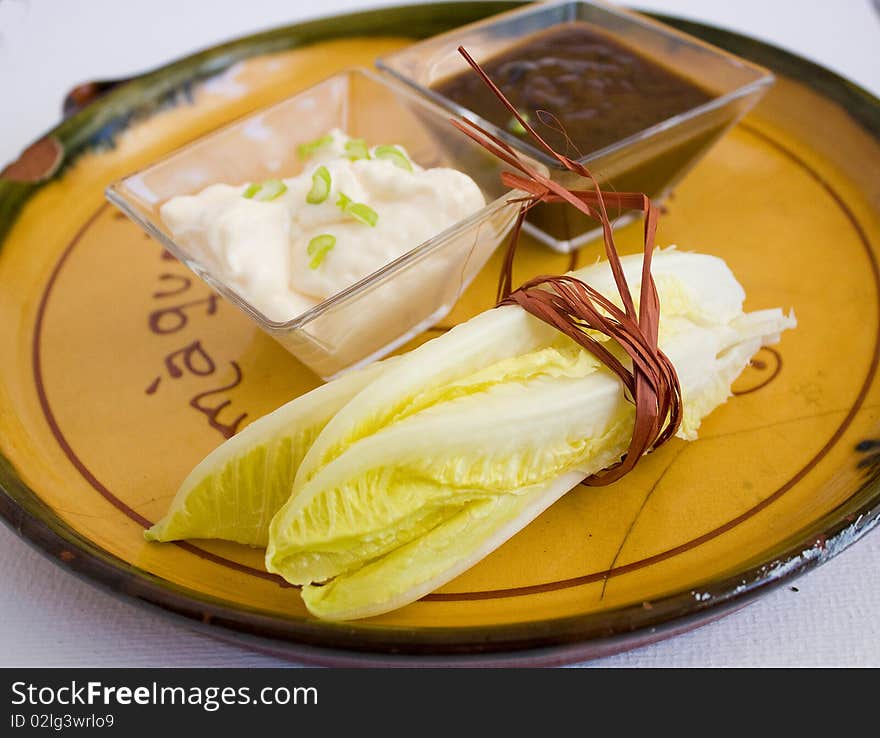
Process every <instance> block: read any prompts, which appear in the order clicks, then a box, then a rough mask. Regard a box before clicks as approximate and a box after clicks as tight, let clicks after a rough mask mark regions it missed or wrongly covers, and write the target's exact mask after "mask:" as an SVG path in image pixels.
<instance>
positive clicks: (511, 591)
mask: <svg viewBox="0 0 880 738" xmlns="http://www.w3.org/2000/svg"><path fill="white" fill-rule="evenodd" d="M740 126H741V127H742V128H743V129H744V130H747V131H749V132H750V133H752V134H753V135H755V136H756V137H758V138H761V139H762V140H764V141H765V142H766V143H768V144H769V145H770V146H772V147H773V148H775V149H777V150H778V151H779V152H780V153H782V154H783V155H784V156H786V157H787V158H789V159H791V160H792V161H794V162H795V163H796V164H797V165H799V166H800V167H801V168H802V169H803V170H804V171H805V172H807V174H809V175H810V177H811V178H812V179H814V180H815V181H816V182H817V183H818V184H819V185H820V186H821V187H822V188H823V189H824V190H825V191H826V192H827V193H828V195H829V196H830V197H831V198H832V200H834V202H835V203H836V204H837V206H838V207H839V208H840V210H841V211H842V212H843V214H844V215H845V216H846V218H847V220H848V221H849V222H850V224H851V225H852V226H853V228H854V230H855V231H856V234H857V235H858V237H859V240H860V242H861V244H862V245H863V246H864V248H865V252H866V255H867V257H868V261H869V263H870V266H871V274H872V276H873V278H874V287H875V291H876V293H877V297H878V308H880V268H878V264H877V260H876V257H875V255H874V252H873V251H872V249H871V243H870V241H869V239H868V237H867V234H866V233H865V231H864V230H863V228H862V227H861V224H860V223H859V222H858V220H857V219H856V217H855V215H854V214H853V213H852V211H851V210H850V209H849V207H848V206H847V204H846V202H845V200H844V199H843V198H842V197H841V196H840V195H839V194H838V193H837V192H836V191H835V190H834V189H833V188H832V187H831V185H830V184H829V183H828V182H827V181H826V180H825V179H824V178H823V177H822V176H821V175H820V174H819V173H818V172H816V171H815V170H814V169H812V168H811V167H810V165H809V164H807V163H806V162H804V161H803V160H802V159H800V158H799V157H798V156H797V154H795V153H794V152H792V151H791V150H790V149H788V148H786V147H785V146H784V145H783V144H781V143H780V142H778V141H776V140H775V139H773V138H771V137H770V136H768V135H767V134H765V133H763V132H762V131H759V130H757V129H755V128H753V127H752V126H750V125H748V124H745V123H741V124H740ZM106 207H107V204H106V203H105V204H103V205H102V206H101V207H100V208H99V209H98V211H97V212H95V213H94V214H93V215H92V216H91V217H90V218H89V219H88V221H86V223H85V224H84V225H83V226H82V227H81V228H80V230H79V231H78V232H77V234H76V235H75V236H74V239H73V240H72V241H71V243H70V244H68V246H67V247H66V248H65V250H64V252H63V253H62V255H61V257H60V259H59V261H58V263H57V264H56V265H55V268H54V270H53V272H52V274H51V276H50V279H49V281H48V282H47V284H46V287H45V288H44V292H43V295H42V298H41V300H40V305H39V309H38V314H37V321H36V323H35V326H34V350H33V359H34V378H35V382H36V383H37V391H38V393H39V395H40V405H41V407H42V408H43V412H44V415H45V416H46V419H47V422H48V423H49V426H50V428H51V429H52V433H53V435H55V438H56V440H57V441H58V443H59V445H60V446H61V448H62V450H63V451H64V453H65V454H66V455H67V456H68V458H69V459H70V461H71V463H73V465H74V467H75V468H76V469H77V470H78V471H79V472H80V474H81V475H82V476H83V477H84V478H85V479H86V481H88V482H89V483H90V484H91V485H92V486H93V487H94V488H95V489H96V490H97V491H98V492H99V493H100V494H101V495H102V496H104V497H105V498H106V499H107V500H108V501H109V502H111V503H112V504H113V505H114V507H116V508H117V509H119V510H120V511H121V512H123V513H124V514H125V515H127V516H128V517H129V518H131V519H132V520H135V521H136V522H138V523H139V524H141V525H143V524H146V526H149V525H152V524H151V523H150V521H148V520H147V519H146V518H144V517H143V516H141V515H140V514H139V513H137V512H136V511H134V510H132V509H131V508H130V507H128V505H126V504H125V503H124V502H122V501H121V500H119V499H118V498H117V497H115V495H113V493H112V492H110V490H109V489H107V488H106V487H105V486H104V485H103V484H101V482H100V481H98V479H97V478H95V476H94V475H93V474H92V473H91V472H90V471H89V470H88V468H87V467H86V466H85V465H84V464H83V463H82V461H80V460H79V458H77V456H76V454H75V453H74V451H73V449H72V448H71V447H70V444H69V443H67V441H66V439H65V438H64V435H63V433H62V432H61V429H60V428H59V427H58V424H57V422H56V421H55V418H54V416H53V415H52V411H51V408H50V406H49V403H48V400H47V399H46V393H45V389H44V388H43V384H42V375H41V371H40V365H39V359H40V351H39V339H40V331H41V329H42V322H43V315H44V312H45V308H46V304H47V302H48V297H49V293H50V292H51V289H52V287H53V286H54V283H55V281H56V279H57V277H58V274H59V273H60V271H61V267H62V266H63V264H64V262H65V261H66V260H67V258H68V257H69V255H70V252H71V251H72V250H73V247H74V246H75V245H76V243H78V242H79V241H80V239H81V238H82V236H83V235H84V233H85V232H86V231H87V230H88V228H89V227H90V226H91V225H92V224H93V222H94V221H95V220H96V219H97V217H98V216H99V215H100V214H101V212H103V210H104V209H105V208H106ZM576 258H577V254H575V259H576ZM878 361H880V316H878V332H877V335H876V337H875V342H874V352H873V355H872V358H871V364H870V366H869V369H868V375H867V377H866V378H865V381H864V383H863V385H862V387H861V389H860V391H859V393H858V395H857V396H856V399H855V401H854V403H853V405H852V407H851V408H850V411H849V412H848V414H847V415H846V417H845V418H844V419H843V421H842V422H841V424H840V426H839V427H838V428H837V430H836V431H835V432H834V433H833V434H832V436H831V438H829V440H828V441H827V442H826V443H825V445H824V446H823V447H822V448H821V449H820V450H819V452H818V453H817V454H816V455H815V456H814V457H813V458H812V459H810V461H808V462H807V464H806V465H805V466H804V467H803V468H802V469H801V470H800V471H798V472H797V473H796V474H795V475H794V476H793V477H792V478H791V479H790V480H789V481H788V482H786V483H785V484H784V485H783V486H782V487H780V488H779V489H777V490H776V491H775V492H774V493H773V494H771V495H770V496H768V497H766V498H765V499H764V500H762V501H761V502H759V503H758V504H757V505H755V506H754V507H753V508H751V509H749V510H747V511H746V512H744V513H742V514H741V515H739V516H737V517H736V518H734V519H733V520H730V521H728V522H727V523H725V524H723V525H721V526H719V527H718V528H715V529H714V530H712V531H709V532H708V533H705V534H703V535H702V536H699V537H698V538H694V539H692V540H690V541H687V542H685V543H683V544H681V545H679V546H676V547H674V548H671V549H668V550H666V551H663V552H661V553H658V554H655V555H654V556H650V557H648V558H645V559H640V560H639V561H634V562H631V563H629V564H625V565H623V566H619V567H615V568H613V569H608V570H605V571H598V572H593V573H590V574H585V575H582V576H578V577H572V578H570V579H563V580H558V581H555V582H546V583H541V584H534V585H526V586H523V587H511V588H508V589H497V590H485V591H476V592H448V593H447V592H434V593H431V594H428V595H425V596H424V597H423V598H422V599H423V600H429V601H447V602H449V601H465V600H484V599H495V598H504V597H517V596H523V595H531V594H538V593H542V592H549V591H554V590H560V589H567V588H570V587H579V586H582V585H584V584H590V583H592V582H596V581H600V580H603V579H608V578H610V577H614V576H620V575H621V574H627V573H629V572H631V571H635V570H637V569H641V568H644V567H647V566H651V565H653V564H655V563H659V562H661V561H664V560H666V559H669V558H672V557H673V556H676V555H678V554H680V553H684V552H686V551H689V550H691V549H693V548H696V547H698V546H700V545H702V544H703V543H706V542H708V541H710V540H712V539H713V538H716V537H718V536H719V535H722V534H723V533H726V532H727V531H729V530H731V529H732V528H735V527H736V526H738V525H739V524H741V523H742V522H744V521H745V520H748V519H749V518H751V517H752V516H754V515H756V514H757V513H758V512H760V511H761V510H763V509H764V508H766V507H767V506H768V505H770V504H771V503H772V502H774V501H775V500H777V499H779V497H781V496H782V495H783V494H785V493H786V492H787V491H788V490H789V489H791V488H792V487H793V486H794V485H795V484H797V483H798V482H799V481H800V480H801V479H802V478H803V477H804V476H805V475H806V474H807V473H808V472H809V471H810V470H811V469H813V467H815V466H816V464H817V463H818V462H819V461H820V460H821V459H822V458H823V457H824V456H826V455H827V454H828V452H829V451H830V450H831V448H833V446H834V445H835V444H836V443H837V442H838V441H839V440H840V437H841V436H842V435H843V433H844V432H845V431H846V429H847V428H848V427H849V425H850V424H851V423H852V421H853V419H854V418H855V416H856V413H858V411H859V409H860V408H861V405H862V404H863V403H864V400H865V397H866V396H867V393H868V390H869V388H870V386H871V384H872V382H873V380H874V376H875V374H876V370H877V364H878ZM175 545H177V546H179V547H180V548H183V549H184V550H187V551H189V552H191V553H193V554H195V555H197V556H199V557H201V558H204V559H207V560H209V561H212V562H214V563H217V564H220V565H221V566H226V567H228V568H231V569H235V570H236V571H239V572H242V573H245V574H251V575H253V576H256V577H259V578H261V579H268V580H270V581H275V582H277V583H283V580H282V579H281V578H280V577H277V576H275V575H273V574H269V573H268V572H266V571H263V570H260V569H254V568H253V567H249V566H245V565H244V564H240V563H238V562H237V561H233V560H231V559H226V558H224V557H222V556H218V555H216V554H213V553H211V552H209V551H205V550H204V549H200V548H198V547H196V546H194V545H193V544H190V543H188V542H180V541H178V542H175Z"/></svg>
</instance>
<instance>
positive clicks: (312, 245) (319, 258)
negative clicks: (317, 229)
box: [306, 233, 336, 269]
mask: <svg viewBox="0 0 880 738" xmlns="http://www.w3.org/2000/svg"><path fill="white" fill-rule="evenodd" d="M335 245H336V236H334V235H331V234H330V233H322V234H321V235H320V236H315V237H314V238H313V239H312V240H311V241H309V245H308V246H306V253H307V254H308V255H309V256H311V257H312V260H311V261H310V262H309V269H317V268H318V267H319V266H321V263H322V262H323V261H324V257H325V256H327V254H328V253H329V252H330V250H331V249H332V248H333V247H334V246H335Z"/></svg>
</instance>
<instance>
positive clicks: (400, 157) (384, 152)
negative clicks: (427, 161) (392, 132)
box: [373, 146, 413, 172]
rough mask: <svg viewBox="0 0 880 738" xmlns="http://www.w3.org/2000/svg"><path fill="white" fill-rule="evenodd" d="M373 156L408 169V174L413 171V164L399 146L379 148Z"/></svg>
mask: <svg viewBox="0 0 880 738" xmlns="http://www.w3.org/2000/svg"><path fill="white" fill-rule="evenodd" d="M373 156H375V157H376V158H377V159H388V160H389V161H390V162H392V163H393V164H395V165H396V166H398V167H400V168H401V169H406V171H408V172H411V171H412V170H413V168H412V163H411V162H410V160H409V159H407V158H406V154H404V153H403V152H402V151H401V150H400V149H399V148H397V146H377V147H376V148H375V150H374V151H373Z"/></svg>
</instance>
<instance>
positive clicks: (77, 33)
mask: <svg viewBox="0 0 880 738" xmlns="http://www.w3.org/2000/svg"><path fill="white" fill-rule="evenodd" d="M404 1H405V0H398V2H404ZM410 1H413V0H410ZM392 4H398V3H396V2H387V1H383V0H373V1H371V2H364V1H363V0H321V2H320V3H318V2H315V0H308V1H303V0H188V1H187V2H181V0H148V1H147V0H144V1H141V2H135V1H132V0H125V1H123V0H0V100H2V101H3V108H4V110H3V114H2V115H0V163H3V162H6V161H8V160H11V159H12V158H14V157H15V156H17V154H18V152H19V151H20V150H21V149H22V148H24V147H25V146H26V145H27V144H28V143H30V142H31V141H33V140H35V139H36V138H37V137H38V136H39V134H41V133H42V132H44V131H45V130H46V129H48V128H50V127H51V126H52V125H54V124H55V123H56V122H57V121H58V118H59V113H60V105H61V101H62V99H63V97H64V95H65V94H66V92H67V91H68V90H69V89H70V88H71V87H73V86H74V85H76V84H78V83H80V82H83V81H86V80H90V79H107V78H114V77H124V76H127V75H130V74H133V73H136V72H139V71H142V70H145V69H147V68H151V67H155V66H158V65H160V64H163V63H165V62H167V61H171V60H173V59H174V58H176V57H179V56H182V55H185V54H188V53H190V52H192V51H195V50H197V49H200V48H203V47H205V46H210V45H212V44H214V43H217V42H220V41H224V40H227V39H230V38H234V37H237V36H241V35H245V34H248V33H252V32H254V31H258V30H262V29H264V28H268V27H272V26H275V25H279V24H287V23H292V22H295V21H297V20H300V19H306V18H310V17H315V16H317V15H319V14H321V15H326V14H330V13H336V12H342V11H345V10H351V9H362V8H366V7H378V6H380V5H392ZM630 4H632V5H635V6H637V7H640V8H645V9H650V10H657V11H660V12H666V13H670V14H674V15H680V16H684V17H689V18H693V19H696V20H702V21H705V22H710V23H715V24H716V25H719V26H723V27H726V28H730V29H733V30H737V31H740V32H744V33H748V34H751V35H753V36H755V37H758V38H760V39H762V40H766V41H769V42H771V43H774V44H777V45H778V46H782V47H784V48H786V49H789V50H791V51H794V52H796V53H799V54H801V55H803V56H806V57H809V58H811V59H813V60H815V61H817V62H819V63H821V64H823V65H825V66H827V67H829V68H831V69H833V70H834V71H836V72H838V73H839V74H842V75H844V76H846V77H848V78H850V79H851V80H853V81H854V82H857V83H858V84H861V85H862V86H864V87H866V88H867V89H869V90H870V91H871V92H873V93H874V94H875V95H880V60H878V51H877V49H878V48H880V20H878V15H877V14H876V12H875V11H874V9H873V7H872V5H871V3H870V2H869V0H738V1H737V2H730V1H729V0H637V1H635V2H631V3H630ZM878 564H880V534H877V533H873V534H870V535H869V536H868V537H867V538H865V539H864V540H862V541H861V542H859V543H858V544H856V545H855V546H854V547H853V548H851V549H850V550H848V551H845V552H844V553H842V554H841V555H840V556H838V557H837V558H836V559H834V560H832V561H831V562H829V563H828V564H826V565H824V566H822V567H820V568H819V569H818V570H816V571H814V572H812V573H810V574H808V575H806V576H804V577H801V578H800V579H799V580H797V582H796V583H795V584H796V587H797V589H798V590H799V591H797V592H794V591H792V590H791V589H790V588H788V587H784V588H782V589H779V590H777V591H776V592H774V593H772V594H770V595H768V596H766V597H764V598H762V599H761V600H759V601H758V602H757V603H755V604H753V605H752V606H750V607H748V608H746V609H745V610H743V611H741V612H739V613H737V614H735V615H732V616H730V617H728V618H725V619H724V620H722V621H720V622H717V623H714V624H712V625H708V626H705V627H703V628H701V629H699V630H697V631H694V632H692V633H689V634H687V635H684V636H679V637H677V638H674V639H671V640H668V641H665V642H662V643H659V644H655V645H653V646H649V647H646V648H642V649H639V650H637V651H632V652H629V653H626V654H621V655H618V656H614V657H610V658H606V659H603V660H599V661H594V662H591V663H590V664H588V665H590V666H630V667H635V666H694V667H702V666H816V665H821V666H880V618H878V617H877V615H876V613H877V612H878V611H880V572H878ZM285 663H289V662H283V661H280V660H277V659H274V658H271V657H267V656H263V655H259V654H255V653H251V652H248V651H245V650H243V649H239V648H236V647H233V646H229V645H225V644H221V643H218V642H216V641H214V640H212V639H209V638H206V637H204V636H201V635H196V634H194V633H192V632H190V631H188V630H187V629H186V628H185V627H183V626H180V625H176V624H174V623H171V622H169V621H168V620H167V619H166V618H164V617H160V616H158V615H156V614H154V613H152V612H147V611H144V610H143V609H140V608H137V607H135V606H133V605H130V604H128V603H126V602H122V601H120V600H118V599H116V598H114V597H112V596H110V595H107V594H105V593H103V592H101V591H98V590H97V589H95V588H94V587H92V586H91V585H90V584H87V583H84V582H81V581H79V580H77V579H75V578H73V577H71V576H70V575H68V574H66V573H64V572H62V571H61V569H59V568H58V567H56V566H55V565H54V564H52V563H51V562H49V561H48V560H46V559H45V558H43V556H42V555H41V554H39V553H37V552H35V551H33V550H31V549H30V548H29V547H28V546H27V545H26V544H24V543H23V542H21V541H20V540H19V539H18V538H17V537H16V536H15V534H13V533H12V532H11V531H9V530H8V529H7V528H5V527H3V526H0V666H278V665H283V664H285Z"/></svg>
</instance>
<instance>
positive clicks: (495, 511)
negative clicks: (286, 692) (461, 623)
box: [147, 249, 795, 620]
mask: <svg viewBox="0 0 880 738" xmlns="http://www.w3.org/2000/svg"><path fill="white" fill-rule="evenodd" d="M621 264H622V266H623V269H624V271H625V274H626V277H627V282H628V283H629V284H630V285H631V288H632V290H633V295H634V297H636V296H637V295H638V289H639V287H640V276H641V264H642V258H641V256H630V257H624V258H623V259H622V260H621ZM652 273H653V276H654V281H655V283H656V285H657V291H658V294H659V297H660V304H661V306H662V308H661V317H660V341H659V342H660V348H661V349H662V351H663V352H664V353H665V354H666V356H668V357H669V359H670V360H671V362H672V364H673V365H674V367H675V369H676V371H677V374H678V378H679V381H680V384H681V393H682V400H683V416H682V423H681V426H680V427H679V429H678V432H677V435H678V436H679V437H681V438H684V439H689V440H690V439H694V438H696V436H697V431H698V429H699V426H700V422H701V420H702V419H703V418H704V417H705V416H706V415H708V414H709V413H710V412H712V411H713V410H714V409H715V408H716V407H718V406H719V405H720V404H722V403H723V402H724V401H725V400H726V399H727V398H728V397H729V396H730V386H731V383H732V382H733V380H734V379H735V378H736V377H737V376H738V375H739V373H740V372H741V371H742V370H743V369H744V368H745V367H746V365H747V364H748V363H749V360H750V358H751V357H752V356H753V355H754V354H755V352H756V351H757V350H758V349H759V348H760V347H761V346H765V345H768V344H772V343H775V342H777V341H778V340H779V335H780V333H781V332H782V331H783V330H785V329H787V328H792V327H794V325H795V320H794V317H793V316H786V315H784V314H783V312H782V311H781V310H780V309H770V310H761V311H757V312H752V313H744V312H743V309H742V306H743V300H744V297H745V294H744V292H743V289H742V287H741V286H740V285H739V283H738V282H737V281H736V279H735V277H734V276H733V274H732V273H731V271H730V270H729V269H728V267H727V265H726V264H725V263H724V262H723V261H722V260H721V259H718V258H716V257H713V256H708V255H702V254H696V253H686V252H681V251H677V250H675V249H666V250H658V251H657V252H655V253H654V259H653V267H652ZM573 275H574V276H575V277H577V278H578V279H580V280H582V281H583V282H585V283H587V284H589V285H591V286H592V287H594V288H595V289H596V290H598V291H599V292H601V293H602V294H604V295H606V296H607V297H609V298H611V299H612V300H614V299H615V297H616V295H615V287H614V281H613V279H612V275H611V271H610V269H609V267H608V263H607V262H601V263H599V264H596V265H595V266H591V267H588V268H586V269H581V270H579V271H577V272H574V273H573ZM616 299H617V301H619V296H617V297H616ZM607 344H609V347H610V348H611V350H612V351H618V353H620V352H619V350H618V349H617V348H616V347H614V346H613V341H611V340H610V339H607ZM633 417H634V408H633V404H632V402H631V401H630V400H629V399H628V398H627V397H626V396H625V393H624V390H623V387H622V384H621V382H620V381H619V379H618V378H617V377H616V376H614V375H613V374H612V373H611V372H610V371H609V370H608V369H607V368H606V367H605V366H604V365H602V364H600V363H599V361H598V360H596V359H595V358H594V357H593V356H592V355H591V354H590V353H588V352H587V351H586V350H585V349H583V348H582V347H580V346H579V345H578V344H576V343H575V342H574V341H572V340H571V339H570V338H568V337H566V336H564V335H562V334H561V333H559V332H558V331H556V330H555V329H554V328H552V327H550V326H549V325H547V324H546V323H544V322H542V321H540V320H538V319H537V318H535V317H533V316H532V315H530V314H528V313H527V312H525V311H524V310H522V309H521V308H519V307H518V306H515V305H506V306H502V307H497V308H494V309H492V310H489V311H487V312H484V313H481V314H480V315H477V316H476V317H474V318H472V319H471V320H469V321H467V322H466V323H462V324H461V325H458V326H456V327H455V328H453V329H452V330H450V331H449V332H448V333H446V334H444V335H442V336H440V337H438V338H435V339H433V340H431V341H429V342H427V343H425V344H423V345H422V346H420V347H419V348H417V349H415V350H413V351H411V352H409V353H407V354H405V355H402V356H398V357H394V358H392V359H389V360H386V361H385V362H380V363H378V364H375V365H372V366H370V367H367V368H366V369H362V370H360V371H357V372H354V373H351V374H348V375H344V376H343V377H342V378H340V379H337V380H335V381H332V382H329V383H328V384H326V385H324V386H321V387H319V388H317V389H315V390H314V391H312V392H310V393H308V394H306V395H303V396H302V397H299V398H297V399H295V400H293V401H292V402H290V403H288V404H286V405H284V406H283V407H281V408H279V409H278V410H276V411H275V412H273V413H271V414H269V415H267V416H265V417H263V418H261V419H259V420H257V421H255V422H254V423H252V424H251V425H249V426H248V427H246V428H245V429H244V430H243V431H242V432H240V433H239V434H238V435H237V436H235V437H233V438H232V439H230V440H229V441H227V442H226V443H224V444H223V445H221V446H220V447H218V448H217V449H216V450H215V451H214V452H213V453H211V454H210V455H209V456H208V457H207V458H206V459H204V461H202V462H201V463H200V464H199V465H198V466H197V467H196V468H195V469H194V470H193V472H192V473H191V474H190V475H189V477H187V479H186V480H185V481H184V483H183V484H182V485H181V487H180V490H179V491H178V493H177V496H176V497H175V498H174V501H173V503H172V505H171V508H170V510H169V511H168V514H167V515H166V516H165V517H164V518H163V519H162V520H161V521H160V522H159V523H157V524H156V525H155V526H153V527H152V528H151V529H150V530H149V531H148V532H147V538H148V539H149V540H155V541H170V540H176V539H182V538H222V539H227V540H231V541H238V542H240V543H245V544H249V545H253V546H266V547H267V548H266V567H267V569H268V570H269V571H271V572H275V573H277V574H280V575H281V576H282V577H284V579H286V580H287V581H288V582H291V583H293V584H297V585H302V589H301V593H302V598H303V600H304V601H305V604H306V606H307V607H308V609H309V611H310V612H312V613H313V614H314V615H316V616H318V617H321V618H327V619H337V620H342V619H352V618H362V617H367V616H371V615H376V614H379V613H383V612H387V611H389V610H392V609H395V608H398V607H401V606H403V605H405V604H407V603H409V602H412V601H414V600H416V599H418V598H419V597H421V596H423V595H424V594H426V593H428V592H431V591H432V590H434V589H436V588H437V587H439V586H441V585H442V584H444V583H445V582H447V581H449V580H450V579H452V578H453V577H455V576H456V575H457V574H459V573H461V572H462V571H464V570H465V569H467V568H468V567H470V566H472V565H473V564H475V563H476V562H477V561H479V560H480V559H481V558H483V557H484V556H486V555H487V554H488V553H489V552H490V551H492V550H493V549H495V548H496V547H498V546H499V545H500V544H501V543H503V542H504V541H505V540H507V539H508V538H510V537H511V536H512V535H514V534H515V533H516V532H517V531H519V530H520V529H522V528H523V527H524V526H525V525H527V524H528V523H529V522H530V521H531V520H533V519H534V518H535V517H536V516H537V515H539V514H540V513H541V512H542V511H543V510H545V509H546V508H547V507H548V506H549V505H551V504H552V503H553V502H554V501H556V500H557V499H558V498H559V497H560V496H562V495H563V494H565V493H566V492H567V491H568V490H569V489H571V488H572V487H574V486H576V485H577V484H578V483H579V482H580V481H581V480H582V479H583V478H584V477H587V476H589V475H591V474H593V473H595V472H597V471H599V470H601V469H604V468H606V467H608V466H609V465H611V464H613V463H614V462H615V461H617V460H618V459H619V458H620V457H621V455H622V454H623V453H624V452H625V451H626V448H627V445H628V443H629V439H630V436H631V433H632V430H633ZM619 483H625V481H624V482H619ZM613 490H614V488H613V487H608V488H606V489H605V490H602V491H601V494H613V493H614V492H613ZM597 493H599V492H597Z"/></svg>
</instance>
